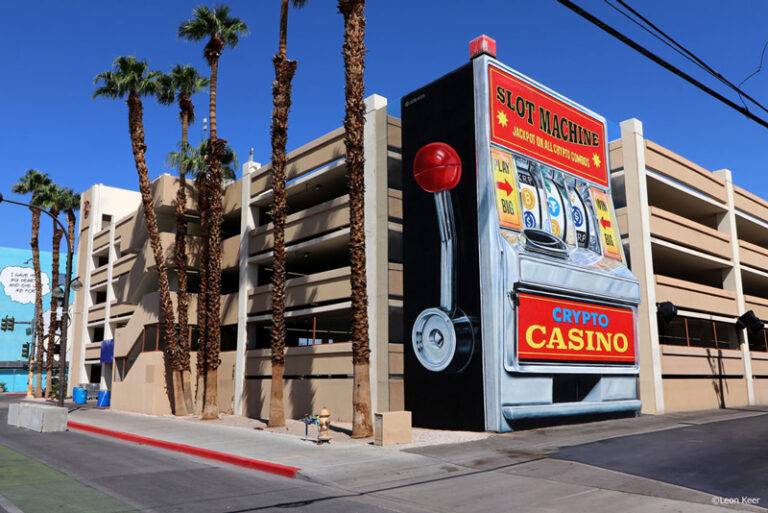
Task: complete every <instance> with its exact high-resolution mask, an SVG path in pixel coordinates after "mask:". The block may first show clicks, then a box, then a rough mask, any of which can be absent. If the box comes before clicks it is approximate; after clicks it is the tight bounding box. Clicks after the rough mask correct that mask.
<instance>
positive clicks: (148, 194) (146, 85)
mask: <svg viewBox="0 0 768 513" xmlns="http://www.w3.org/2000/svg"><path fill="white" fill-rule="evenodd" d="M157 76H158V74H157V73H156V72H150V71H149V67H148V65H147V62H146V61H141V60H138V59H136V58H135V57H133V56H122V57H118V58H117V59H115V62H114V64H113V69H112V70H110V71H104V72H102V73H99V74H98V75H96V78H95V79H94V83H96V84H97V85H99V86H98V87H97V88H96V91H95V92H94V93H93V96H94V98H95V97H99V96H104V97H106V98H114V99H117V98H127V103H128V131H129V133H130V136H131V149H132V151H133V160H134V163H135V165H136V172H137V173H138V175H139V191H140V192H141V201H142V205H143V208H144V222H145V224H146V225H147V233H148V234H149V242H150V245H151V247H152V253H153V254H154V257H155V264H156V267H157V275H158V288H159V291H160V309H161V313H162V317H163V328H164V336H165V341H166V344H165V352H164V358H165V361H166V368H170V369H175V368H177V367H178V365H177V364H176V361H177V359H178V357H179V348H178V344H177V343H176V327H175V324H176V322H175V319H174V311H173V302H172V301H171V291H170V287H169V284H168V269H167V267H166V264H165V255H164V253H163V247H162V244H161V242H160V233H159V231H158V228H157V217H156V214H155V209H154V206H153V204H152V188H151V183H150V181H149V170H148V169H147V162H146V158H145V153H146V149H147V146H146V144H145V142H144V115H143V110H144V106H143V104H142V101H141V98H142V96H149V95H154V94H156V93H157V90H158V85H157ZM171 383H172V387H171V388H172V394H171V395H172V397H171V399H172V404H173V412H174V414H176V415H186V414H187V409H186V404H185V402H184V397H183V389H182V384H181V374H180V373H179V372H177V371H172V377H171Z"/></svg>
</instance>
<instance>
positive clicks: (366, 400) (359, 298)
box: [339, 0, 373, 438]
mask: <svg viewBox="0 0 768 513" xmlns="http://www.w3.org/2000/svg"><path fill="white" fill-rule="evenodd" d="M339 12H341V14H342V15H343V16H344V47H343V52H342V53H343V55H344V80H345V86H344V88H345V96H346V113H345V116H344V145H345V147H346V151H347V156H346V163H347V173H348V175H349V210H350V220H349V222H350V241H349V245H350V264H351V280H350V281H351V287H352V333H351V335H352V364H353V366H352V368H353V380H352V381H353V384H352V386H353V390H352V408H353V410H352V437H353V438H365V437H368V436H371V435H373V426H372V421H371V381H370V368H369V366H370V352H371V351H370V347H369V343H368V295H367V291H366V288H367V286H366V277H365V197H364V195H365V178H364V165H365V157H364V153H363V128H364V125H365V103H364V101H363V94H364V90H365V83H364V78H363V71H364V68H365V1H364V0H339Z"/></svg>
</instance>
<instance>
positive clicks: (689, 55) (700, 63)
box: [616, 0, 768, 112]
mask: <svg viewBox="0 0 768 513" xmlns="http://www.w3.org/2000/svg"><path fill="white" fill-rule="evenodd" d="M616 1H617V2H618V3H620V4H621V5H622V6H623V7H624V8H625V9H627V10H628V11H629V12H631V13H632V14H634V15H635V16H637V17H638V18H640V19H641V20H642V21H643V22H644V23H645V24H646V25H648V26H649V27H651V28H652V29H653V30H655V31H656V32H658V33H659V34H661V36H663V37H664V38H666V39H667V40H668V41H669V42H670V43H672V44H673V45H674V46H676V47H677V48H679V49H680V50H681V51H682V52H683V53H684V54H685V55H686V56H687V58H688V60H690V61H692V62H693V63H694V64H697V65H698V66H699V67H701V68H703V69H704V70H706V71H707V72H708V73H709V74H710V75H712V76H713V77H715V78H717V79H718V80H719V81H721V82H722V83H724V84H725V85H727V86H728V87H730V88H731V89H733V90H734V91H736V94H738V95H739V97H744V98H746V99H747V100H749V101H750V102H752V103H753V104H755V105H757V106H758V107H760V109H762V110H763V111H764V112H768V108H766V107H765V106H764V105H762V104H761V103H760V102H759V101H757V100H755V99H754V98H752V97H751V96H750V95H748V94H747V93H745V92H744V91H743V90H742V89H741V88H740V86H741V84H739V85H738V86H737V85H736V84H734V83H733V82H731V81H730V80H728V79H727V78H725V77H724V76H723V75H722V74H721V73H720V72H718V71H717V70H715V69H713V68H712V67H711V66H709V65H708V64H707V63H706V62H704V61H703V60H702V59H700V58H699V57H698V56H697V55H696V54H694V53H693V52H691V51H690V50H688V49H687V48H686V47H685V46H683V45H682V44H680V43H679V42H678V41H676V40H675V39H674V38H673V37H672V36H670V35H669V34H667V33H666V32H664V31H663V30H662V29H661V28H659V27H658V26H657V25H655V24H654V23H653V22H652V21H651V20H649V19H648V18H646V17H645V16H643V15H642V14H640V13H639V12H638V11H636V10H635V9H633V8H632V6H630V5H629V4H627V3H626V2H625V1H624V0H616ZM657 37H658V36H657ZM761 62H762V61H761ZM742 83H743V82H742ZM742 103H743V100H742ZM744 108H747V106H746V105H744Z"/></svg>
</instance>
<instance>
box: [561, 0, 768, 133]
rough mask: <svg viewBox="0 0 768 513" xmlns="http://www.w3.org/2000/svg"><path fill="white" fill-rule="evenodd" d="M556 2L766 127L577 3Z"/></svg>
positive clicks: (568, 0) (767, 123) (733, 103)
mask: <svg viewBox="0 0 768 513" xmlns="http://www.w3.org/2000/svg"><path fill="white" fill-rule="evenodd" d="M557 2H558V3H560V4H562V5H563V6H565V7H567V8H568V9H570V10H571V11H573V12H574V13H576V14H578V15H579V16H581V17H582V18H584V19H585V20H587V21H589V22H590V23H592V24H593V25H595V26H596V27H598V28H600V29H601V30H603V31H604V32H607V33H608V34H610V35H612V36H613V37H615V38H616V39H618V40H619V41H621V42H622V43H624V44H625V45H627V46H629V47H630V48H632V49H633V50H635V51H637V52H638V53H640V54H642V55H644V56H645V57H647V58H648V59H650V60H652V61H653V62H655V63H656V64H658V65H659V66H661V67H663V68H664V69H666V70H667V71H671V72H672V73H674V74H675V75H677V76H678V77H680V78H682V79H683V80H685V81H686V82H688V83H690V84H692V85H694V86H696V87H698V88H699V89H701V90H702V91H704V92H705V93H707V94H709V95H710V96H712V97H714V98H716V99H717V100H720V101H721V102H722V103H724V104H726V105H728V106H729V107H731V108H732V109H734V110H736V111H738V112H740V113H741V114H743V115H744V116H746V117H747V118H749V119H751V120H752V121H754V122H756V123H758V124H759V125H762V126H763V127H765V128H768V121H766V120H764V119H763V118H761V117H759V116H756V115H755V114H752V112H750V110H749V109H747V108H746V107H743V106H741V105H739V104H737V103H735V102H734V101H732V100H729V99H728V98H726V97H725V96H723V95H722V94H720V93H718V92H717V91H715V90H714V89H712V88H711V87H709V86H707V85H705V84H703V83H702V82H700V81H699V80H697V79H695V78H693V77H692V76H691V75H689V74H688V73H686V72H684V71H683V70H681V69H680V68H677V67H676V66H674V65H672V64H670V63H669V62H667V61H665V60H664V59H662V58H661V57H659V56H658V55H656V54H655V53H653V52H651V51H650V50H648V49H647V48H645V47H643V46H641V45H640V44H638V43H637V42H635V41H633V40H632V39H630V38H629V37H627V36H625V35H624V34H622V33H621V32H619V31H618V30H616V29H615V28H613V27H611V26H610V25H608V24H606V23H605V22H604V21H602V20H601V19H599V18H596V17H595V16H593V15H592V14H590V13H589V12H587V11H585V10H584V9H582V8H581V7H579V6H578V5H576V4H574V3H573V2H571V1H570V0H557Z"/></svg>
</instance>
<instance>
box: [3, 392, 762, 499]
mask: <svg viewBox="0 0 768 513" xmlns="http://www.w3.org/2000/svg"><path fill="white" fill-rule="evenodd" d="M9 401H10V399H8V398H2V397H0V512H3V513H19V511H21V512H23V513H51V512H57V513H118V512H129V511H149V512H158V513H160V512H179V513H181V512H184V513H197V512H201V513H202V512H205V513H246V512H256V511H273V512H278V511H279V512H283V511H296V512H302V513H320V512H323V513H326V512H327V513H334V512H354V513H358V512H360V513H364V512H373V513H382V512H385V511H398V512H406V513H417V512H418V513H422V512H448V511H450V512H461V513H485V512H487V511H512V510H520V511H535V512H537V513H544V512H547V513H550V512H553V511H565V510H568V511H572V512H573V513H581V512H589V513H601V512H603V511H605V512H611V513H613V512H614V511H625V510H631V511H633V512H638V513H639V512H642V513H658V512H672V511H675V512H681V511H683V512H687V513H700V512H702V511H714V510H715V509H717V508H712V507H711V505H712V504H715V502H713V501H712V500H711V499H712V498H713V497H712V495H714V496H720V497H725V498H733V497H741V496H746V497H754V498H759V499H761V500H760V505H761V506H762V505H765V504H767V503H768V458H766V455H768V415H760V416H754V417H748V418H741V419H738V420H728V421H720V422H709V423H706V424H701V425H699V424H694V423H693V422H690V423H688V424H686V423H685V421H682V422H681V421H679V420H675V421H674V422H675V423H676V427H675V428H674V429H668V430H661V431H653V432H650V433H647V434H640V435H629V436H620V437H618V438H608V439H605V440H602V441H599V442H591V443H583V442H586V441H587V439H582V441H581V442H576V443H581V445H573V446H568V447H564V448H560V449H557V447H562V445H559V444H558V443H557V440H561V441H567V440H571V441H574V440H573V437H574V436H575V435H578V434H579V433H582V434H583V433H587V434H589V436H591V438H589V440H590V441H591V440H596V439H598V438H601V437H602V438H607V437H610V436H617V435H620V434H621V433H622V429H625V428H626V427H628V426H632V425H633V424H632V422H633V420H632V419H630V420H626V421H622V422H623V423H622V422H620V423H618V424H610V423H608V424H599V423H598V424H593V425H590V424H587V425H580V426H567V427H562V428H557V429H556V430H549V431H547V430H544V431H538V430H534V431H531V432H529V433H528V434H527V435H526V434H525V433H522V434H521V436H508V435H506V436H505V435H502V436H493V437H490V438H487V439H485V440H481V441H477V442H470V443H466V444H453V445H446V446H432V447H425V448H421V449H414V450H413V452H417V453H421V454H422V455H424V456H425V463H424V465H425V466H429V465H431V466H432V467H433V469H434V467H440V468H442V469H444V470H445V472H443V473H442V474H440V475H439V476H438V477H424V476H426V475H427V474H422V471H423V470H424V468H422V467H414V468H397V469H389V470H387V468H386V466H383V465H381V462H377V461H371V465H373V468H376V469H378V470H379V471H380V472H382V473H385V472H389V473H390V474H388V475H387V476H386V477H387V480H386V482H387V483H388V484H380V483H378V484H377V482H372V483H368V484H364V483H363V484H361V483H357V486H355V485H354V484H353V483H354V481H355V476H349V479H348V480H347V481H346V482H343V483H344V484H340V485H326V484H320V483H316V482H311V481H308V480H305V479H288V478H282V477H277V476H271V475H268V474H264V473H260V472H256V471H250V470H245V469H239V468H237V467H232V466H229V465H225V464H217V463H212V462H208V461H205V460H201V459H198V458H193V457H190V456H186V455H181V454H176V453H170V452H167V451H163V450H160V449H155V448H151V447H145V446H138V445H135V444H130V443H126V442H121V441H118V440H113V439H110V438H104V437H100V436H92V435H87V434H83V433H79V432H64V433H47V434H44V435H43V434H40V433H34V432H30V431H26V430H21V429H18V428H13V427H8V426H7V424H6V413H7V404H8V402H9ZM651 420H653V419H651ZM681 423H682V424H684V425H685V427H678V426H679V425H680V424H681ZM622 426H624V427H622ZM634 432H637V431H634ZM524 440H528V441H529V442H530V443H527V444H526V443H523V441H524ZM542 443H544V445H545V446H546V447H543V446H542V445H541V444H542ZM536 447H539V449H536ZM420 476H421V477H420ZM337 482H338V481H337ZM667 483H671V484H667ZM674 485H678V486H674ZM679 486H683V487H685V488H679ZM693 490H699V491H700V492H701V493H700V492H694V491H693ZM709 494H711V495H709ZM521 507H522V509H520V508H521ZM717 511H722V510H719V509H718V510H717Z"/></svg>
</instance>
